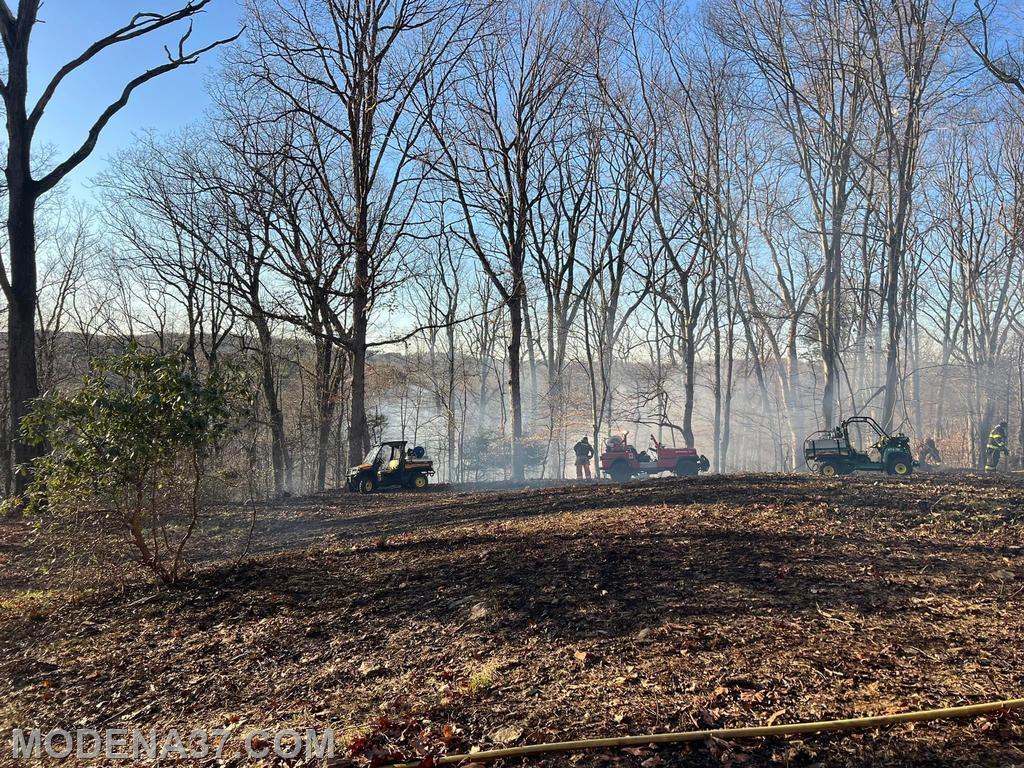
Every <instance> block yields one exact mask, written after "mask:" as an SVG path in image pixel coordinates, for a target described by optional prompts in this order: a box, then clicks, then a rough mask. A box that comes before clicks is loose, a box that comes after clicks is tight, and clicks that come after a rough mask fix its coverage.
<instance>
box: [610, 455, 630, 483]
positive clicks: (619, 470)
mask: <svg viewBox="0 0 1024 768" xmlns="http://www.w3.org/2000/svg"><path fill="white" fill-rule="evenodd" d="M608 475H609V476H610V477H611V479H612V480H614V481H615V482H616V483H624V482H626V481H627V480H629V478H631V477H632V476H633V471H632V470H631V469H630V468H629V464H627V463H626V462H625V461H623V460H622V459H619V460H618V461H616V462H615V463H614V464H612V465H611V467H609V468H608Z"/></svg>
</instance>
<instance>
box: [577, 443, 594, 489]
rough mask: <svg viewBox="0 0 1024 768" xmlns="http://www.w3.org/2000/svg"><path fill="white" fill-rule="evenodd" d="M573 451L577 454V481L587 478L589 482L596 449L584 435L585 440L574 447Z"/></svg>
mask: <svg viewBox="0 0 1024 768" xmlns="http://www.w3.org/2000/svg"><path fill="white" fill-rule="evenodd" d="M572 450H573V453H575V454H576V479H578V480H582V479H583V478H584V477H586V479H587V480H589V479H590V460H591V459H592V458H594V449H593V447H592V446H591V445H590V441H589V440H587V436H586V435H584V436H583V439H582V440H580V441H579V442H578V443H576V445H574V446H573V447H572Z"/></svg>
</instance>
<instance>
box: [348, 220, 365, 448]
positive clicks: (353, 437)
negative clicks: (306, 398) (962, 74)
mask: <svg viewBox="0 0 1024 768" xmlns="http://www.w3.org/2000/svg"><path fill="white" fill-rule="evenodd" d="M358 221H359V222H362V223H360V224H357V227H356V235H355V241H356V242H355V248H356V263H355V275H354V280H353V286H352V335H351V337H350V343H349V350H350V352H351V361H352V380H351V382H352V391H351V392H350V393H349V394H350V396H351V401H350V402H351V403H352V409H351V414H350V419H349V431H348V455H349V457H350V460H351V461H356V460H358V459H361V458H362V457H363V456H364V455H365V454H366V451H367V450H369V448H370V435H369V430H368V428H367V424H366V351H367V350H366V327H367V313H368V311H369V304H370V301H369V288H370V255H369V251H368V245H367V241H366V224H365V212H364V213H363V214H362V215H360V216H359V219H358Z"/></svg>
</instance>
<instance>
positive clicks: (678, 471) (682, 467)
mask: <svg viewBox="0 0 1024 768" xmlns="http://www.w3.org/2000/svg"><path fill="white" fill-rule="evenodd" d="M672 474H674V475H675V476H676V477H696V476H697V463H696V462H694V461H687V460H686V459H680V460H679V461H677V462H676V468H675V469H674V470H672Z"/></svg>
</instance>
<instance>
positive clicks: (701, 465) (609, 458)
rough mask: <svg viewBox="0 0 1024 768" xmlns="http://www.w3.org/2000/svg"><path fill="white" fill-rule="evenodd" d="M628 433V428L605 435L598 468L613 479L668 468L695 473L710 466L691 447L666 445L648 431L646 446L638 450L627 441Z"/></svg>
mask: <svg viewBox="0 0 1024 768" xmlns="http://www.w3.org/2000/svg"><path fill="white" fill-rule="evenodd" d="M628 437H629V433H628V432H627V433H626V434H624V435H623V436H622V437H619V436H618V435H613V436H612V437H609V438H608V439H607V440H606V441H605V444H604V453H602V454H601V471H602V472H604V473H605V474H607V475H608V476H609V477H611V479H612V480H614V481H615V482H617V483H621V482H624V481H626V480H629V479H630V478H631V477H636V476H637V475H657V474H660V473H662V472H671V473H672V474H674V475H676V476H677V477H696V476H697V473H698V472H707V471H708V469H709V468H710V466H711V464H710V463H709V462H708V460H707V457H706V456H699V455H697V451H696V450H694V449H693V448H669V447H668V446H666V445H662V444H661V443H659V442H658V441H657V440H656V439H655V438H654V435H651V445H650V447H649V448H648V449H647V450H646V451H640V452H639V453H638V452H637V450H636V448H635V447H634V446H632V445H630V444H629V440H628V439H627V438H628Z"/></svg>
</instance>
